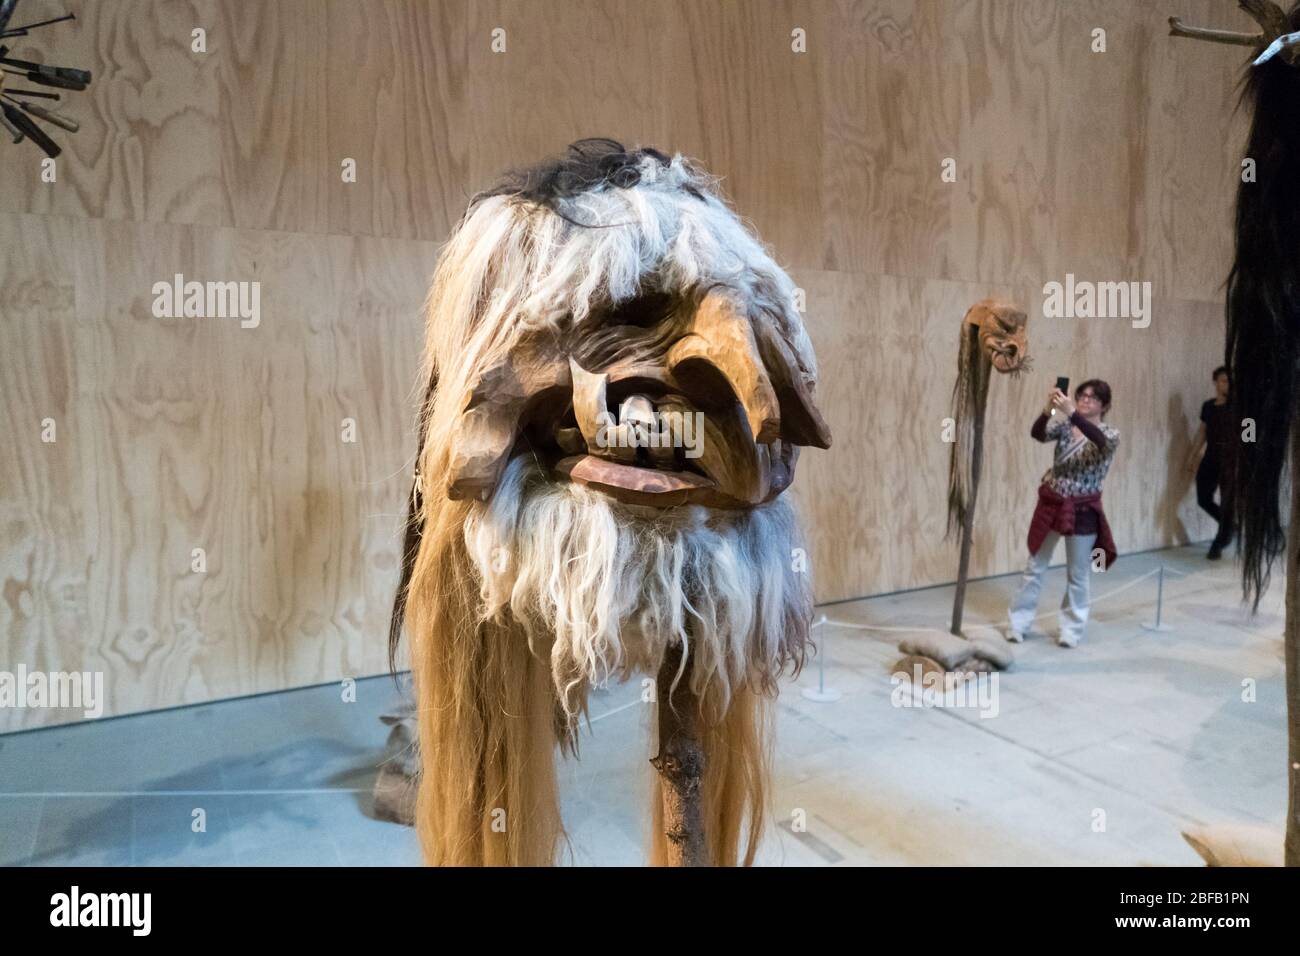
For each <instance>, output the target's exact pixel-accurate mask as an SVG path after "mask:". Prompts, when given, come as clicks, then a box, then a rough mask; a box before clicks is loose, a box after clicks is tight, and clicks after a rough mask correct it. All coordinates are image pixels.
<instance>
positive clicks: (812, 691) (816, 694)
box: [802, 614, 840, 704]
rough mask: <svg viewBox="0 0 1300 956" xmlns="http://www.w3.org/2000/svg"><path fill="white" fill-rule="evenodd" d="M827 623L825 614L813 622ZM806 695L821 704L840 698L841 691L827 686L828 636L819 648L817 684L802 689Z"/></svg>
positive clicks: (817, 624) (820, 624) (818, 623)
mask: <svg viewBox="0 0 1300 956" xmlns="http://www.w3.org/2000/svg"><path fill="white" fill-rule="evenodd" d="M825 623H826V615H825V614H823V615H822V616H821V617H819V618H817V620H816V621H814V622H813V625H812V626H813V627H821V626H822V625H823V624H825ZM802 693H803V695H804V697H806V698H807V699H808V700H815V701H816V702H817V703H819V704H829V703H830V702H831V701H835V700H839V699H840V692H839V691H837V690H835V689H834V688H833V687H827V686H826V638H825V637H823V638H822V642H821V647H819V648H818V649H817V686H816V687H805V688H804V689H803V691H802Z"/></svg>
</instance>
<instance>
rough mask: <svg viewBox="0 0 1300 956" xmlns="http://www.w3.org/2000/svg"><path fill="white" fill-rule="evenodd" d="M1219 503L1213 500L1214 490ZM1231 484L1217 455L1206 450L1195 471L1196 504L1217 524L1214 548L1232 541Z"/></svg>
mask: <svg viewBox="0 0 1300 956" xmlns="http://www.w3.org/2000/svg"><path fill="white" fill-rule="evenodd" d="M1216 488H1217V489H1218V491H1219V501H1218V503H1217V504H1216V503H1215V500H1214V492H1215V489H1216ZM1232 497H1233V495H1232V482H1231V481H1230V480H1227V476H1226V475H1225V474H1224V468H1223V466H1222V464H1221V463H1220V459H1219V456H1218V455H1214V454H1211V453H1210V452H1209V451H1208V450H1207V451H1206V453H1205V457H1204V458H1202V459H1201V465H1200V467H1199V468H1197V469H1196V503H1197V504H1198V505H1200V506H1201V508H1202V510H1204V511H1205V513H1206V514H1208V515H1209V516H1210V517H1211V518H1213V519H1214V520H1215V521H1217V522H1218V523H1219V533H1218V534H1216V535H1215V536H1214V545H1213V546H1214V547H1216V548H1220V549H1222V548H1226V547H1227V546H1228V544H1229V542H1231V541H1232Z"/></svg>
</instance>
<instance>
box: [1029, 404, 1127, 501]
mask: <svg viewBox="0 0 1300 956" xmlns="http://www.w3.org/2000/svg"><path fill="white" fill-rule="evenodd" d="M1097 428H1098V429H1099V430H1100V431H1101V433H1102V435H1103V436H1104V437H1105V439H1106V441H1105V444H1104V445H1096V444H1094V443H1093V442H1092V441H1090V440H1089V439H1087V438H1083V439H1080V440H1079V441H1077V442H1076V441H1075V440H1074V432H1073V430H1072V429H1071V428H1070V421H1069V419H1067V418H1065V417H1064V416H1057V415H1053V416H1052V417H1051V419H1050V421H1049V422H1048V424H1047V440H1048V441H1055V442H1056V454H1055V456H1054V458H1053V460H1052V467H1051V468H1049V469H1047V472H1046V473H1045V474H1044V475H1043V481H1042V483H1043V484H1045V485H1047V486H1048V487H1049V488H1051V489H1052V490H1053V491H1055V492H1056V493H1057V494H1058V495H1061V496H1062V497H1065V498H1076V497H1078V496H1079V495H1095V494H1100V493H1101V483H1102V481H1103V480H1104V479H1105V478H1106V472H1108V471H1110V463H1111V462H1112V461H1114V460H1115V450H1116V449H1117V448H1119V429H1118V428H1115V427H1113V426H1111V425H1107V424H1106V423H1105V422H1102V423H1101V424H1099V425H1098V426H1097Z"/></svg>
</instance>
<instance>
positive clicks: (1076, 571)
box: [1009, 531, 1097, 644]
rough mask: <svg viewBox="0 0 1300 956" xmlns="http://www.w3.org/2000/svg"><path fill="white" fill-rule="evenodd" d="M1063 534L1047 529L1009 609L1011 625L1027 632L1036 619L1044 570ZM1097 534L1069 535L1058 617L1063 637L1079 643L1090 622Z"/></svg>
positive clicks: (1013, 628) (1064, 639)
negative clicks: (1091, 589)
mask: <svg viewBox="0 0 1300 956" xmlns="http://www.w3.org/2000/svg"><path fill="white" fill-rule="evenodd" d="M1060 540H1061V536H1060V535H1059V534H1057V533H1056V532H1055V531H1049V532H1047V537H1046V538H1044V539H1043V544H1042V546H1041V547H1040V548H1039V549H1038V553H1037V554H1033V555H1030V556H1029V562H1028V563H1027V564H1026V565H1025V573H1024V574H1023V575H1022V576H1021V578H1020V589H1019V590H1018V591H1016V596H1015V597H1014V598H1012V599H1011V609H1010V613H1009V618H1010V623H1011V629H1012V630H1013V631H1016V632H1017V633H1020V634H1024V633H1025V632H1026V631H1028V630H1029V628H1030V626H1031V625H1032V624H1033V623H1034V613H1035V612H1036V611H1037V610H1038V594H1039V592H1040V591H1042V589H1043V572H1044V571H1046V570H1047V566H1048V565H1049V564H1051V563H1052V552H1053V551H1055V550H1056V542H1057V541H1060ZM1096 542H1097V536H1096V535H1095V534H1072V535H1067V536H1066V537H1065V576H1066V585H1065V594H1064V595H1062V596H1061V610H1060V613H1059V614H1058V615H1057V620H1058V621H1059V623H1060V628H1061V641H1062V642H1063V643H1065V644H1077V643H1079V641H1080V640H1081V639H1082V638H1083V630H1084V628H1085V627H1087V626H1088V585H1089V582H1090V581H1091V578H1092V546H1093V545H1094V544H1096Z"/></svg>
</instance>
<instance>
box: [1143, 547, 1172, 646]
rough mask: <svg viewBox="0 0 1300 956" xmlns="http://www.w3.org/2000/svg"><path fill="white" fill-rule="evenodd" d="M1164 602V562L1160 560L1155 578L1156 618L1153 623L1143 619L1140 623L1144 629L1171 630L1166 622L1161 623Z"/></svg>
mask: <svg viewBox="0 0 1300 956" xmlns="http://www.w3.org/2000/svg"><path fill="white" fill-rule="evenodd" d="M1164 603H1165V565H1164V562H1163V561H1162V562H1160V574H1159V576H1158V577H1157V578H1156V619H1155V622H1154V623H1152V622H1147V621H1144V622H1143V624H1142V628H1143V629H1144V630H1147V631H1160V632H1162V633H1163V632H1166V631H1172V630H1173V628H1172V627H1170V626H1169V625H1168V624H1163V623H1161V620H1160V617H1161V614H1162V613H1163V611H1164Z"/></svg>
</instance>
